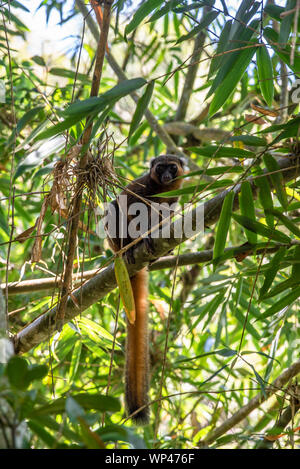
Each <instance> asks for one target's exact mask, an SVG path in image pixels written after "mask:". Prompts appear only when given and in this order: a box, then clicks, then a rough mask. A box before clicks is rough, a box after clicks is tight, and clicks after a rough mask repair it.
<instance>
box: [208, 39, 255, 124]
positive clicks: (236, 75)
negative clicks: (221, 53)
mask: <svg viewBox="0 0 300 469" xmlns="http://www.w3.org/2000/svg"><path fill="white" fill-rule="evenodd" d="M255 51H256V46H255V45H254V43H253V47H249V48H247V49H243V50H241V51H240V52H239V56H238V58H237V59H236V61H235V63H234V65H233V67H232V69H231V70H230V72H229V73H228V74H227V75H226V78H225V79H224V81H223V82H222V86H219V87H218V88H217V90H216V92H215V95H214V97H213V100H212V102H211V104H210V107H209V116H210V117H211V116H213V115H214V114H215V113H216V112H217V111H218V110H219V109H220V108H221V107H222V106H223V104H224V103H225V101H226V100H227V98H229V96H230V95H231V93H232V92H233V91H234V90H235V88H236V85H237V84H238V82H239V81H240V79H241V78H242V76H243V75H244V73H245V71H246V69H247V67H248V65H249V64H250V62H251V60H252V57H253V55H254V53H255Z"/></svg>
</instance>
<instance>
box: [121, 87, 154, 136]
mask: <svg viewBox="0 0 300 469" xmlns="http://www.w3.org/2000/svg"><path fill="white" fill-rule="evenodd" d="M154 85H155V81H154V80H153V81H150V83H149V84H148V85H147V87H146V90H145V93H144V94H143V96H141V97H140V99H139V101H138V103H137V106H136V110H135V113H134V115H133V118H132V121H131V125H130V129H129V134H128V140H130V138H131V136H132V135H133V133H134V132H135V131H136V130H137V128H138V126H139V123H140V122H141V120H142V117H143V115H144V114H145V111H146V110H147V108H148V105H149V103H150V100H151V96H152V93H153V89H154Z"/></svg>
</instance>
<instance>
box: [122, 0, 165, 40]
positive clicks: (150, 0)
mask: <svg viewBox="0 0 300 469" xmlns="http://www.w3.org/2000/svg"><path fill="white" fill-rule="evenodd" d="M162 3H163V0H146V1H144V2H142V4H141V6H140V7H139V8H138V10H137V11H136V12H135V14H134V15H133V18H132V20H131V21H130V23H129V24H127V26H126V28H125V37H126V36H128V34H130V33H131V32H132V31H134V30H135V29H136V28H137V27H138V26H139V25H140V24H141V22H142V21H143V20H144V19H145V18H146V16H148V15H150V13H152V11H154V10H155V9H156V8H158V7H159V6H160V5H161V4H162Z"/></svg>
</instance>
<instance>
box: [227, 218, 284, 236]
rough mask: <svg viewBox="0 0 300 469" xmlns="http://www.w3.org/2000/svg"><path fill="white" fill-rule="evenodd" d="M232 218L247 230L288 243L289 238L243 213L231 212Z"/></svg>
mask: <svg viewBox="0 0 300 469" xmlns="http://www.w3.org/2000/svg"><path fill="white" fill-rule="evenodd" d="M232 216H233V218H234V219H235V220H236V221H237V222H238V223H239V224H240V225H242V226H243V227H244V228H247V230H250V231H253V232H254V233H257V234H260V235H261V236H264V237H266V238H269V239H274V240H275V241H279V242H280V243H290V242H291V240H290V238H289V237H288V236H287V235H285V234H284V233H282V232H281V231H279V230H275V229H270V228H268V227H267V226H265V225H263V224H262V223H259V222H258V221H254V220H251V219H250V218H248V217H246V216H245V215H237V214H232Z"/></svg>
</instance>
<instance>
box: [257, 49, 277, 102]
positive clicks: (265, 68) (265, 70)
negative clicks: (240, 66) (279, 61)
mask: <svg viewBox="0 0 300 469" xmlns="http://www.w3.org/2000/svg"><path fill="white" fill-rule="evenodd" d="M256 61H257V71H258V78H259V86H260V89H261V94H262V95H263V98H264V100H265V101H266V103H267V104H268V106H269V107H272V103H273V97H274V83H273V81H274V77H273V67H272V62H271V59H270V56H269V53H268V49H267V48H266V46H264V45H263V46H261V47H259V48H258V49H257V51H256Z"/></svg>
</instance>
